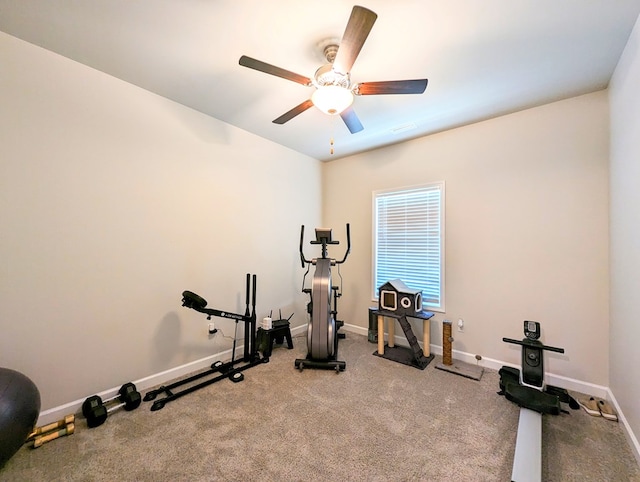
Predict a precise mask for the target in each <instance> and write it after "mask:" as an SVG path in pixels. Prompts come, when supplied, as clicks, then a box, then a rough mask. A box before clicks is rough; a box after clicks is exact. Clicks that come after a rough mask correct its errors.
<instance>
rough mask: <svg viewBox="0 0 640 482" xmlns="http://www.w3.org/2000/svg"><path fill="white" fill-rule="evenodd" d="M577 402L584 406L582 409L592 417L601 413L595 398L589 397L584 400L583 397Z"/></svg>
mask: <svg viewBox="0 0 640 482" xmlns="http://www.w3.org/2000/svg"><path fill="white" fill-rule="evenodd" d="M578 403H579V404H580V406H581V407H582V408H584V411H585V412H587V413H588V414H589V415H591V416H592V417H599V416H600V415H602V414H601V413H600V408H599V407H598V401H597V400H596V399H595V398H593V397H591V398H589V400H585V399H584V398H583V399H580V400H578Z"/></svg>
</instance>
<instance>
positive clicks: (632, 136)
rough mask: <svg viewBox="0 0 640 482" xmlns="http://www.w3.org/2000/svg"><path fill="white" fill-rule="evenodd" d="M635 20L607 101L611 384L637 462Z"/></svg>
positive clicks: (638, 76)
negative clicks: (633, 447) (609, 146)
mask: <svg viewBox="0 0 640 482" xmlns="http://www.w3.org/2000/svg"><path fill="white" fill-rule="evenodd" d="M639 85H640V20H638V21H637V22H636V26H635V28H634V30H633V33H632V34H631V37H630V38H629V42H628V44H627V47H626V49H625V51H624V54H623V55H622V57H621V59H620V62H619V63H618V66H617V68H616V71H615V74H614V76H613V79H612V80H611V84H610V87H609V97H610V102H611V186H610V191H611V214H610V226H611V228H610V229H611V315H610V316H611V342H610V346H611V348H610V350H611V370H610V371H611V374H610V387H611V391H612V393H613V394H614V396H615V398H616V400H617V402H618V404H619V405H620V408H621V409H622V412H623V413H624V416H625V417H626V419H627V422H628V425H629V427H631V429H632V431H633V433H635V434H636V435H635V437H636V439H635V449H636V456H637V457H638V460H639V461H640V445H639V444H638V437H640V376H638V367H639V366H640V322H639V321H638V320H639V318H640V296H639V294H640V250H639V249H638V248H639V246H640V189H639V186H640V96H638V86H639Z"/></svg>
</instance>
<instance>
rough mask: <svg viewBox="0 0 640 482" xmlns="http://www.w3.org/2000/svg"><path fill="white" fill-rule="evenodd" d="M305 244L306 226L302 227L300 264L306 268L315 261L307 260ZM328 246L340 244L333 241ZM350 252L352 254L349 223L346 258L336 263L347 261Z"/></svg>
mask: <svg viewBox="0 0 640 482" xmlns="http://www.w3.org/2000/svg"><path fill="white" fill-rule="evenodd" d="M303 244H304V224H303V225H302V226H301V227H300V248H299V251H300V264H301V265H302V267H303V268H304V265H305V264H310V263H313V260H311V259H307V258H305V256H304V251H303ZM311 244H320V243H318V242H314V241H311ZM326 244H338V241H332V242H330V243H326ZM350 252H351V229H350V226H349V223H347V250H346V251H345V253H344V257H343V258H342V260H340V261H336V262H335V263H336V264H342V263H344V262H345V261H346V260H347V256H349V253H350ZM323 256H324V254H323Z"/></svg>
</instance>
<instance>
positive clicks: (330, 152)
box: [329, 115, 336, 156]
mask: <svg viewBox="0 0 640 482" xmlns="http://www.w3.org/2000/svg"><path fill="white" fill-rule="evenodd" d="M335 117H336V116H335V115H332V116H331V138H330V140H329V146H330V147H329V154H331V155H332V156H333V132H334V128H335V125H336V119H335Z"/></svg>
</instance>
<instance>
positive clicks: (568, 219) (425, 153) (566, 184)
mask: <svg viewBox="0 0 640 482" xmlns="http://www.w3.org/2000/svg"><path fill="white" fill-rule="evenodd" d="M607 112H608V103H607V94H606V92H603V91H601V92H597V93H594V94H590V95H585V96H581V97H577V98H572V99H569V100H565V101H562V102H556V103H553V104H549V105H545V106H542V107H538V108H534V109H530V110H527V111H523V112H520V113H516V114H512V115H508V116H504V117H500V118H497V119H493V120H488V121H486V122H482V123H478V124H474V125H470V126H467V127H462V128H459V129H455V130H450V131H447V132H443V133H440V134H436V135H432V136H429V137H424V138H420V139H416V140H413V141H409V142H406V143H403V144H400V145H395V146H390V147H387V148H383V149H378V150H375V151H372V152H368V153H364V154H360V155H355V156H352V157H350V158H347V159H341V160H338V161H334V162H330V163H327V164H324V165H323V167H322V173H323V223H324V224H325V225H328V226H334V227H336V226H341V225H343V224H344V223H345V222H351V224H352V237H353V251H352V256H351V258H350V259H349V261H347V263H345V265H344V267H343V270H342V273H343V276H344V278H345V289H344V297H343V298H342V307H341V315H342V319H344V321H345V323H347V324H353V325H357V326H360V327H368V319H367V307H368V306H371V304H372V302H371V298H372V297H371V291H372V289H371V279H372V275H371V252H372V232H371V196H372V191H374V190H378V189H388V188H394V187H403V186H408V185H413V184H420V183H425V182H431V181H445V183H446V220H445V230H446V250H445V251H446V263H445V264H446V268H445V271H446V313H439V314H437V315H436V316H435V317H434V318H433V322H432V324H431V337H432V338H431V340H432V344H436V345H441V322H442V320H443V319H451V320H457V319H458V318H459V317H461V318H463V319H464V320H465V323H466V327H465V331H464V333H457V332H454V337H455V342H454V349H456V350H459V351H462V352H466V353H471V354H479V355H481V356H483V357H485V358H487V357H488V358H491V359H494V360H500V361H506V362H509V363H514V364H519V363H520V349H519V347H517V346H513V345H507V344H505V343H503V342H502V337H511V338H521V337H522V336H523V332H522V321H523V320H536V321H540V322H541V323H542V328H543V341H544V342H546V343H547V344H549V345H554V346H561V347H564V348H565V350H566V354H565V355H559V354H549V355H548V357H547V369H548V371H549V372H550V373H554V374H557V375H560V376H565V377H570V378H573V379H576V380H581V381H584V382H588V383H592V384H597V385H602V386H608V381H609V372H608V364H609V344H608V339H609V321H608V296H609V295H608V171H607V170H608V138H609V136H608V114H607ZM415 332H416V335H417V336H418V339H421V329H420V327H419V326H416V328H415ZM400 333H401V332H400Z"/></svg>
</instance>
